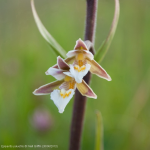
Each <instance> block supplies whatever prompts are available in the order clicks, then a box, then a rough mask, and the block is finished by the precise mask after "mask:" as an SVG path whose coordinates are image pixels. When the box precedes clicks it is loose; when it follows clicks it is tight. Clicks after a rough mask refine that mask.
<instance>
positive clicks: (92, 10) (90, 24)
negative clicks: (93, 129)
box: [69, 0, 98, 150]
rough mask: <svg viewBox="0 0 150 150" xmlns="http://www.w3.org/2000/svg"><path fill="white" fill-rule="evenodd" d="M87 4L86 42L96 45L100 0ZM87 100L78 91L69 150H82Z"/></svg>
mask: <svg viewBox="0 0 150 150" xmlns="http://www.w3.org/2000/svg"><path fill="white" fill-rule="evenodd" d="M86 3H87V15H86V27H85V38H84V40H89V41H91V42H92V43H93V44H94V38H95V27H96V12H97V3H98V0H86ZM90 51H91V52H92V53H93V54H94V51H93V49H92V48H91V49H90ZM90 79H91V73H90V72H88V74H87V75H86V76H85V77H84V80H85V82H86V83H87V84H89V83H90ZM86 100H87V97H85V96H82V95H81V94H80V92H79V91H78V90H76V93H75V99H74V106H73V116H72V122H71V132H70V146H69V150H79V149H80V142H81V134H82V128H83V122H84V113H85V107H86Z"/></svg>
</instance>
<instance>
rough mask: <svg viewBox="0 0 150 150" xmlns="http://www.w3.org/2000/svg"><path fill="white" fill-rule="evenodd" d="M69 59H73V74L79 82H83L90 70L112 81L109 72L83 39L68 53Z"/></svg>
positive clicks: (71, 68)
mask: <svg viewBox="0 0 150 150" xmlns="http://www.w3.org/2000/svg"><path fill="white" fill-rule="evenodd" d="M67 57H68V58H67V59H66V62H67V61H70V60H73V61H74V62H73V64H70V73H71V76H72V77H74V78H75V81H76V82H77V83H81V82H82V79H83V77H84V76H85V75H86V74H87V73H88V71H90V72H91V73H93V74H96V75H97V76H99V77H101V78H104V79H106V80H108V81H111V77H110V76H109V75H108V74H107V72H106V71H105V70H104V69H103V68H102V67H101V66H100V65H99V64H98V63H97V62H96V61H95V60H94V56H93V54H92V53H91V52H90V51H89V49H88V48H87V46H86V44H85V43H84V42H83V41H82V40H81V39H79V40H77V41H76V45H75V47H74V50H71V51H69V52H68V53H67Z"/></svg>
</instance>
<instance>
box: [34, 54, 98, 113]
mask: <svg viewBox="0 0 150 150" xmlns="http://www.w3.org/2000/svg"><path fill="white" fill-rule="evenodd" d="M69 70H70V66H69V65H68V64H67V63H66V62H65V61H64V60H63V59H62V58H61V57H60V56H58V57H57V65H55V66H53V67H51V68H49V69H48V70H47V71H46V75H52V76H53V77H54V78H56V79H57V81H55V82H52V83H48V84H46V85H43V86H41V87H39V88H38V89H36V90H35V91H34V92H33V94H34V95H46V94H50V96H51V99H52V100H53V102H54V103H55V105H56V106H57V107H58V109H59V112H60V113H63V111H64V109H65V107H66V105H67V104H68V103H69V101H70V100H71V98H72V97H73V95H74V93H75V89H76V88H77V89H78V90H79V92H80V93H81V94H82V95H83V96H87V97H90V98H95V99H96V98H97V96H96V94H95V93H94V92H93V90H92V89H91V88H90V87H89V86H88V85H87V84H86V82H85V81H84V80H82V82H81V83H78V82H76V80H75V79H74V78H73V77H72V75H71V73H70V72H69Z"/></svg>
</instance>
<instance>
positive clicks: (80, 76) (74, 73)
mask: <svg viewBox="0 0 150 150" xmlns="http://www.w3.org/2000/svg"><path fill="white" fill-rule="evenodd" d="M90 67H91V65H90V64H85V69H84V70H82V71H80V72H79V71H77V70H76V69H75V68H74V66H73V65H70V73H71V75H72V76H73V78H74V79H75V81H76V82H77V83H81V82H82V79H83V77H84V76H85V75H86V74H87V73H88V71H89V70H90Z"/></svg>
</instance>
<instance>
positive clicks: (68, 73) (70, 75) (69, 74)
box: [64, 72, 74, 78]
mask: <svg viewBox="0 0 150 150" xmlns="http://www.w3.org/2000/svg"><path fill="white" fill-rule="evenodd" d="M64 74H65V75H67V76H69V77H72V78H74V76H73V75H72V74H71V73H70V72H64Z"/></svg>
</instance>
